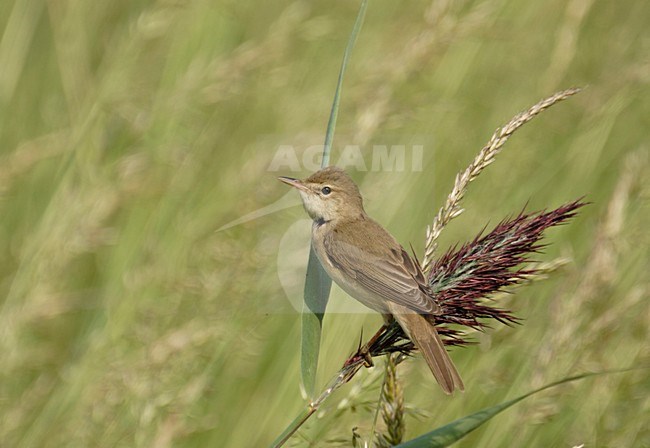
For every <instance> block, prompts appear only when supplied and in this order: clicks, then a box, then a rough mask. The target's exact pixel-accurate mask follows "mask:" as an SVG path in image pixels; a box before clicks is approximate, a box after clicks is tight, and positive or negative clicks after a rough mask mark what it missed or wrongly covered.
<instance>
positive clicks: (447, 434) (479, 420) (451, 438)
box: [396, 370, 626, 448]
mask: <svg viewBox="0 0 650 448" xmlns="http://www.w3.org/2000/svg"><path fill="white" fill-rule="evenodd" d="M623 371H626V370H616V371H604V372H591V373H584V374H582V375H577V376H572V377H569V378H564V379H563V380H560V381H556V382H554V383H551V384H547V385H546V386H543V387H540V388H539V389H536V390H534V391H532V392H528V393H527V394H524V395H521V396H520V397H517V398H515V399H513V400H510V401H506V402H504V403H501V404H498V405H496V406H492V407H490V408H486V409H483V410H481V411H478V412H476V413H474V414H471V415H468V416H467V417H463V418H461V419H458V420H454V421H453V422H451V423H449V424H447V425H445V426H441V427H440V428H438V429H435V430H433V431H431V432H428V433H426V434H424V435H421V436H420V437H416V438H415V439H412V440H409V441H408V442H404V443H402V444H400V445H397V447H396V448H442V447H447V446H450V445H451V444H452V443H454V442H457V441H459V440H460V439H462V438H463V437H465V436H466V435H467V434H469V433H470V432H472V431H474V430H475V429H476V428H478V427H479V426H481V425H482V424H483V423H485V422H487V421H488V420H490V419H491V418H492V417H494V416H496V415H497V414H499V413H501V412H502V411H504V410H506V409H508V408H509V407H510V406H512V405H514V404H516V403H519V402H520V401H521V400H523V399H525V398H528V397H530V396H531V395H534V394H536V393H537V392H541V391H543V390H546V389H550V388H552V387H555V386H558V385H560V384H564V383H569V382H571V381H576V380H580V379H583V378H588V377H591V376H595V375H603V374H606V373H619V372H623Z"/></svg>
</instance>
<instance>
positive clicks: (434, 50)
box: [0, 0, 650, 447]
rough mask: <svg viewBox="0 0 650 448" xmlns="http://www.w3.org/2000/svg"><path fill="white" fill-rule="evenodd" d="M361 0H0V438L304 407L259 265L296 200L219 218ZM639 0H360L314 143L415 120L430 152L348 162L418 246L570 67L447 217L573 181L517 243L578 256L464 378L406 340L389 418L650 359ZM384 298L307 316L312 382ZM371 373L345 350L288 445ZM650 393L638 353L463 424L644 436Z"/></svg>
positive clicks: (286, 316)
mask: <svg viewBox="0 0 650 448" xmlns="http://www.w3.org/2000/svg"><path fill="white" fill-rule="evenodd" d="M357 8H358V2H342V1H341V2H334V1H324V0H319V1H289V0H278V1H270V2H241V1H240V2H237V1H218V0H217V1H204V0H195V1H189V0H188V1H185V0H160V1H150V0H137V1H127V0H114V1H109V2H93V1H84V0H61V1H50V2H45V1H42V0H15V1H14V0H4V1H3V2H0V30H1V31H2V33H0V36H1V41H0V148H1V151H2V152H1V154H0V157H1V158H2V162H1V163H0V213H1V216H2V219H1V221H0V222H1V224H0V251H1V255H0V276H1V282H0V288H1V294H0V297H1V300H2V308H1V311H0V334H1V337H0V343H1V347H0V357H1V363H2V370H1V373H0V375H1V380H0V415H1V416H2V417H1V418H0V445H2V446H6V447H60V446H71V447H76V446H79V447H81V446H94V447H114V446H124V447H127V446H154V447H171V446H174V447H199V446H228V447H231V446H232V447H249V446H266V445H268V444H269V443H270V442H271V441H272V440H273V439H274V438H275V437H276V436H277V435H278V434H279V433H280V432H281V431H282V429H283V428H284V427H285V426H286V425H287V424H288V423H289V421H290V420H291V419H292V418H293V416H294V415H295V414H296V413H297V412H298V410H299V409H301V407H302V406H304V399H303V398H302V397H301V395H300V387H299V383H300V381H299V346H300V345H299V344H300V341H299V338H300V316H299V315H298V314H297V313H296V312H295V311H294V309H293V307H292V306H291V304H290V301H289V300H287V296H286V294H285V292H284V289H283V288H282V286H281V284H280V279H279V276H278V268H277V266H278V263H277V258H278V251H279V250H280V248H279V246H280V240H281V238H282V236H283V235H284V234H285V232H287V230H288V229H289V227H290V226H291V225H292V224H294V223H295V222H296V221H297V220H298V219H303V218H304V217H305V215H304V212H303V211H302V209H301V208H300V207H293V208H287V209H283V210H279V211H277V212H275V213H272V214H268V215H266V216H263V217H261V218H259V219H255V220H251V221H248V222H246V223H244V224H241V225H238V226H235V227H231V228H229V229H227V230H223V231H219V232H216V230H217V229H219V228H220V227H221V226H223V225H225V224H227V223H229V222H231V221H233V220H236V219H238V218H240V217H242V216H244V215H246V214H247V213H250V212H254V211H255V210H258V209H260V208H262V207H265V206H268V205H270V204H273V203H275V201H277V200H279V199H280V198H282V197H283V196H284V195H285V194H286V193H287V187H286V186H285V185H282V184H281V183H279V182H277V181H276V180H275V178H276V176H278V175H292V173H291V172H289V171H287V172H275V171H269V169H268V167H269V164H270V163H271V160H272V159H273V156H274V154H275V152H276V150H277V148H278V146H279V145H281V144H282V145H294V147H295V148H296V149H297V151H298V155H299V157H300V155H301V152H302V151H303V150H304V149H305V148H307V147H308V146H310V145H315V144H320V143H321V142H322V140H323V136H324V131H325V126H326V122H327V117H328V114H329V107H330V104H331V100H332V96H333V93H334V86H335V82H336V77H337V74H338V69H339V65H340V60H341V57H342V53H343V49H344V46H345V43H346V41H347V38H348V35H349V31H350V29H351V27H352V24H353V22H354V18H355V15H356V11H357ZM649 21H650V3H648V2H644V1H619V2H612V1H604V0H600V1H594V0H569V1H568V2H567V1H558V0H552V1H550V2H519V1H514V0H501V1H499V0H497V1H489V2H488V1H469V0H467V1H464V0H462V1H434V2H428V1H422V0H414V1H410V2H397V1H394V0H371V2H370V4H369V10H368V14H367V16H366V21H365V25H364V28H363V30H362V32H361V35H360V37H359V40H358V43H357V47H356V49H355V51H354V53H353V56H352V61H351V64H350V67H349V71H348V74H347V77H346V80H345V84H344V88H343V97H342V105H341V110H340V115H339V124H338V128H337V137H336V139H335V140H336V141H335V148H334V152H333V155H332V158H333V161H336V160H337V159H338V155H339V153H338V152H337V151H339V150H340V148H341V147H342V145H346V144H358V145H360V147H361V148H362V149H363V150H364V151H366V150H367V148H371V147H372V145H373V144H384V145H391V144H403V145H407V146H408V145H411V144H414V143H417V144H422V145H423V147H424V153H423V169H422V171H417V172H413V171H410V170H408V169H407V170H405V171H401V172H399V171H396V172H386V171H377V172H359V171H355V170H351V174H352V176H353V177H354V178H355V180H357V181H358V182H359V183H360V185H361V189H362V192H363V193H364V195H365V198H366V209H367V210H368V212H369V214H370V215H372V216H373V217H375V218H376V219H377V220H378V221H379V222H381V223H382V224H384V225H385V226H386V227H388V229H389V230H390V231H391V232H393V233H394V234H395V236H396V237H397V238H398V240H399V241H400V242H402V243H403V244H404V245H407V244H408V243H409V242H411V243H412V244H413V246H414V247H415V249H416V251H417V252H418V253H419V254H421V253H422V250H423V246H424V229H425V227H426V225H427V224H428V223H430V222H431V220H432V218H433V216H434V215H435V213H436V211H437V208H438V207H439V206H440V205H441V204H442V203H443V201H444V199H445V197H446V195H447V193H448V192H449V191H450V189H451V186H452V185H453V179H454V176H455V174H456V173H457V172H458V171H460V170H462V169H464V168H465V167H466V166H467V164H468V163H469V162H470V161H471V160H472V158H473V157H474V155H475V154H476V153H477V151H478V150H479V149H480V147H481V146H482V145H483V144H484V143H485V142H486V141H487V140H488V138H489V137H490V135H491V134H492V132H493V130H494V129H495V128H496V127H497V126H499V125H500V124H503V123H505V122H506V121H508V120H509V119H510V117H512V116H513V115H514V114H515V113H516V112H518V111H520V110H522V109H525V108H527V107H529V106H530V105H532V104H534V103H535V102H536V101H537V100H539V99H540V98H542V97H544V96H548V95H550V94H552V93H553V92H554V91H556V90H561V89H563V88H566V87H570V86H576V85H577V86H587V89H586V90H585V91H584V92H582V93H580V94H579V95H578V96H577V97H575V98H572V99H570V100H568V101H566V102H564V103H562V104H560V105H557V106H555V107H554V108H552V109H551V110H549V111H547V112H545V113H543V114H542V115H541V116H540V117H538V118H536V119H535V120H533V121H532V122H531V123H529V124H528V125H526V126H525V127H524V128H523V129H522V130H520V131H519V132H517V133H516V134H515V136H514V137H513V138H512V139H511V140H510V141H509V142H508V144H507V145H506V147H505V149H504V152H503V153H502V154H501V155H500V156H499V157H498V159H497V162H496V163H495V164H493V165H492V166H490V167H489V168H488V169H487V170H486V172H485V173H484V174H483V175H482V176H481V177H480V178H479V179H477V180H476V181H475V182H474V183H473V184H472V186H471V187H470V191H469V193H468V195H467V197H466V199H465V201H464V203H463V204H464V206H465V208H466V212H465V213H464V214H463V215H462V216H461V217H460V218H458V219H456V220H454V221H452V223H451V224H450V225H449V226H448V228H446V229H445V231H444V233H443V235H442V237H441V239H440V244H441V247H440V250H441V251H442V250H445V249H446V248H448V247H449V246H450V245H452V244H454V243H456V242H459V241H461V242H462V241H465V240H467V239H470V238H472V237H473V236H474V235H475V234H476V233H478V232H479V231H481V229H483V227H484V226H486V225H488V226H491V225H494V224H496V223H497V222H498V221H499V220H501V219H502V218H503V217H505V216H507V215H509V214H512V213H516V212H518V211H519V210H521V209H522V208H523V207H524V206H525V205H526V204H528V205H527V207H528V209H530V210H533V209H540V208H544V207H554V206H558V205H560V204H561V203H563V202H566V201H569V200H573V199H575V198H577V197H580V196H583V195H586V198H587V200H588V201H590V202H591V203H592V204H591V205H590V206H588V207H586V208H585V209H584V210H583V211H582V212H581V214H580V216H579V217H578V218H577V219H575V220H574V221H572V222H571V223H570V224H569V225H567V226H563V227H560V228H558V229H553V230H551V231H550V232H548V239H547V242H549V243H550V246H549V247H548V248H547V249H546V250H545V251H544V254H540V255H538V256H537V257H536V258H537V259H538V260H542V261H550V260H553V259H555V258H557V257H564V258H566V259H569V260H571V261H570V262H569V263H567V264H566V265H565V266H564V267H563V268H562V269H561V270H560V271H559V272H557V273H555V274H553V275H552V276H551V278H550V279H548V280H546V281H544V282H537V283H535V284H533V285H531V286H529V287H525V288H522V289H519V290H517V292H516V294H514V295H512V296H511V297H508V298H507V299H504V302H503V303H504V305H507V306H509V307H511V308H512V309H514V311H515V312H516V314H517V315H519V316H521V317H522V318H523V319H524V322H523V325H522V326H518V327H516V328H502V327H495V328H494V329H493V330H492V331H489V332H488V333H486V334H481V335H477V336H476V337H475V340H476V341H477V342H478V344H477V345H475V346H471V347H469V348H465V349H455V350H453V353H452V356H453V358H454V360H455V361H456V362H457V365H458V367H459V370H460V372H461V374H462V376H463V378H464V380H465V384H466V385H467V391H466V392H465V393H464V394H462V395H457V396H454V397H446V396H444V395H443V394H442V393H441V392H440V390H439V389H438V388H437V386H436V385H435V383H434V381H433V380H432V378H431V377H430V373H429V372H428V370H427V368H426V366H425V364H424V363H423V362H422V361H421V360H419V359H414V360H410V361H407V362H406V363H404V364H402V365H401V366H400V370H399V371H400V375H401V378H402V380H403V385H404V387H405V393H406V402H407V405H408V406H409V414H408V417H407V421H406V425H407V434H408V436H409V437H413V436H416V435H418V434H421V433H423V432H425V431H427V430H430V429H433V428H435V427H437V426H440V425H442V424H444V423H447V422H449V421H451V420H453V419H456V418H459V417H462V416H464V415H466V414H468V413H471V412H473V411H476V410H478V409H480V408H482V407H485V406H489V405H492V404H496V403H499V402H501V401H504V400H505V399H507V398H512V397H514V396H516V395H519V394H521V393H524V392H527V391H529V390H530V389H532V388H534V387H537V386H540V385H542V384H544V383H547V382H550V381H553V380H556V379H559V378H563V377H565V376H569V375H571V374H575V373H580V372H584V371H590V370H601V369H609V368H621V367H630V366H636V367H641V366H648V365H650V344H649V343H648V327H649V326H650V302H649V300H648V299H649V297H648V290H649V289H648V286H649V281H648V269H649V267H650V266H649V257H648V243H649V242H650V241H649V238H648V218H649V215H650V214H649V210H648V198H649V189H648V183H647V181H646V180H647V179H648V174H650V170H649V169H648V167H649V157H648V144H649V143H650V139H649V138H648V129H649V127H650V89H649V87H650V86H649V84H650V56H649V55H650V32H648V22H649ZM364 154H366V153H364ZM303 168H304V167H303ZM306 174H308V170H307V169H303V170H302V171H301V172H298V173H293V175H295V176H303V175H306ZM305 244H306V243H305ZM291 262H292V263H294V264H296V265H297V266H301V265H304V266H306V258H305V259H303V258H302V257H300V259H295V260H291ZM294 280H295V282H297V283H300V282H301V281H302V278H301V276H300V274H297V277H296V278H295V279H294ZM333 296H334V300H346V299H345V298H344V294H343V293H342V292H341V291H340V290H339V289H337V288H336V287H335V288H334V290H333ZM500 300H501V299H500ZM380 322H381V318H380V317H379V316H378V315H373V314H332V315H329V316H328V317H326V319H325V328H324V334H323V346H322V353H321V365H320V373H319V382H320V385H322V384H324V382H325V381H326V380H327V379H328V378H329V377H330V376H331V375H332V374H333V373H334V372H335V371H336V370H337V369H338V367H339V366H340V365H341V363H342V362H343V360H344V359H345V358H346V357H347V355H348V354H349V353H350V352H351V351H352V350H354V349H355V348H356V344H357V342H358V338H359V334H360V331H361V328H362V327H363V328H364V329H365V332H364V334H366V335H368V334H370V333H371V332H372V331H374V330H375V328H376V327H377V326H378V325H379V323H380ZM380 384H381V368H375V369H371V370H368V371H366V370H364V371H363V372H362V373H360V374H359V375H358V376H357V377H356V378H355V380H354V381H353V382H352V383H351V384H349V385H347V386H346V387H344V388H343V389H341V390H340V391H339V392H337V393H336V394H335V395H334V397H332V399H331V400H330V401H329V402H327V404H326V405H325V406H324V408H323V412H321V413H319V414H318V415H317V416H316V417H315V418H314V419H313V420H312V421H310V423H309V424H308V425H307V426H306V428H305V429H304V430H302V431H301V432H300V434H299V435H297V436H296V438H294V439H293V441H292V444H294V445H299V446H307V445H310V446H335V445H337V444H338V445H342V446H349V445H350V444H351V439H352V428H354V427H358V429H357V431H358V433H359V434H361V435H362V436H364V437H366V438H367V437H368V436H369V434H370V430H371V428H370V425H371V422H372V419H373V416H374V405H375V403H376V401H377V397H378V393H379V386H380ZM648 421H650V380H649V375H648V371H647V370H646V371H636V372H630V373H625V374H615V375H609V376H604V377H599V378H595V379H588V380H584V381H581V382H579V383H577V384H573V385H568V386H564V387H562V388H559V389H556V390H553V391H548V392H545V393H543V394H541V395H538V396H536V397H535V398H533V399H530V400H528V401H527V402H524V403H522V404H520V405H518V406H517V407H516V408H513V409H511V410H509V411H507V413H505V414H503V415H501V416H499V417H497V418H496V419H494V420H493V421H491V422H490V423H489V424H488V425H486V426H485V427H482V428H481V429H480V430H478V431H476V432H475V433H473V434H472V435H471V436H470V437H468V438H467V439H465V440H464V441H462V442H461V443H459V444H458V445H459V446H481V447H495V446H566V447H570V446H573V445H579V444H581V443H585V444H586V446H599V447H604V446H634V447H642V446H650V427H649V426H648ZM378 429H381V428H378Z"/></svg>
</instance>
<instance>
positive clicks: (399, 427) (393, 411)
mask: <svg viewBox="0 0 650 448" xmlns="http://www.w3.org/2000/svg"><path fill="white" fill-rule="evenodd" d="M399 356H402V355H400V354H399V353H397V354H390V355H388V356H386V375H385V377H384V384H383V386H382V388H381V398H380V410H381V417H382V420H383V421H384V424H385V425H386V432H385V433H384V434H381V433H378V434H377V446H379V447H382V448H383V447H391V446H395V445H399V444H400V443H402V439H403V438H404V428H405V425H404V392H403V391H402V385H401V384H400V383H399V381H398V378H397V364H398V362H399V360H398V359H397V357H399Z"/></svg>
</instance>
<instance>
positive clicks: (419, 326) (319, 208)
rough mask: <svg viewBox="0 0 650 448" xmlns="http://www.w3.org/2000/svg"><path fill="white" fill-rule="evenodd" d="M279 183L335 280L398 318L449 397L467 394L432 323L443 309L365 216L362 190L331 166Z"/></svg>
mask: <svg viewBox="0 0 650 448" xmlns="http://www.w3.org/2000/svg"><path fill="white" fill-rule="evenodd" d="M279 180H281V181H282V182H284V183H286V184H289V185H291V186H292V187H295V188H296V189H297V190H298V191H299V192H300V197H301V198H302V202H303V205H304V206H305V210H306V211H307V213H308V214H309V216H310V217H311V218H312V219H313V221H314V223H313V225H312V232H311V241H312V246H313V248H314V251H315V252H316V255H317V256H318V259H319V260H320V262H321V264H322V265H323V268H325V271H326V272H327V274H328V275H329V276H330V277H331V278H332V280H334V282H336V284H338V285H339V286H340V287H341V288H342V289H343V290H344V291H345V292H347V293H348V294H349V295H351V296H352V297H353V298H355V299H357V300H358V301H359V302H361V303H363V304H364V305H366V306H368V307H370V308H372V309H373V310H375V311H378V312H380V313H382V314H383V316H384V321H385V322H386V323H390V322H392V320H393V318H394V319H396V320H397V322H398V323H399V324H400V326H401V327H402V329H403V330H404V332H405V333H406V334H407V335H408V337H409V338H410V339H411V341H413V343H414V344H415V345H416V347H417V348H418V349H419V350H420V352H421V353H422V355H423V356H424V359H425V360H426V362H427V364H428V365H429V368H430V369H431V372H432V373H433V376H434V377H435V379H436V380H437V381H438V383H439V384H440V386H441V387H442V389H443V390H444V391H445V392H446V393H448V394H450V393H452V392H453V391H454V389H460V390H463V389H464V386H463V381H462V380H461V378H460V375H459V374H458V371H457V370H456V367H455V366H454V364H453V362H452V361H451V358H449V355H448V354H447V351H446V350H445V348H444V345H443V343H442V340H441V339H440V336H439V335H438V332H437V331H436V329H435V327H434V325H433V319H432V316H435V315H438V314H440V313H441V309H440V306H439V305H438V303H437V302H436V299H435V297H434V295H433V293H432V292H431V290H430V288H429V286H428V285H427V282H426V280H425V278H424V274H423V273H422V270H421V268H420V266H419V264H418V263H417V262H416V261H415V260H413V258H411V256H410V255H409V254H408V253H407V252H406V251H405V250H404V248H403V247H402V246H400V244H399V243H398V242H397V241H396V240H395V238H393V236H392V235H391V234H390V233H388V231H386V230H385V229H384V228H383V227H382V226H380V225H379V224H378V223H377V222H375V221H374V220H373V219H371V218H370V217H369V216H368V215H367V214H366V212H365V210H364V209H363V199H362V198H361V193H359V187H357V185H356V184H355V183H354V181H353V180H352V179H351V178H350V176H348V175H347V173H346V172H345V171H343V170H342V169H340V168H337V167H333V166H330V167H327V168H325V169H323V170H320V171H317V172H316V173H314V174H312V175H311V176H309V177H308V178H307V179H305V180H299V179H293V178H290V177H280V178H279Z"/></svg>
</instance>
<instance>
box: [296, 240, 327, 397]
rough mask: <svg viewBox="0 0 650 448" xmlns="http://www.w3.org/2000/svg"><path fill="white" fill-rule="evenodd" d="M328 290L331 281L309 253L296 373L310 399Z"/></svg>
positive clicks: (314, 380) (313, 255)
mask: <svg viewBox="0 0 650 448" xmlns="http://www.w3.org/2000/svg"><path fill="white" fill-rule="evenodd" d="M331 289H332V280H331V279H330V278H329V277H328V275H327V274H326V273H325V270H324V269H323V267H322V266H321V264H320V261H318V258H317V257H316V253H315V252H314V249H313V248H311V249H310V251H309V262H308V263H307V278H306V279H305V301H304V304H303V310H302V347H301V356H300V373H301V377H302V385H303V387H304V388H305V392H306V393H307V395H308V396H309V397H310V398H311V397H313V395H314V390H315V388H316V370H317V368H318V353H319V351H320V335H321V330H322V324H323V316H324V313H325V307H326V306H327V301H328V299H329V296H330V290H331Z"/></svg>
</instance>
